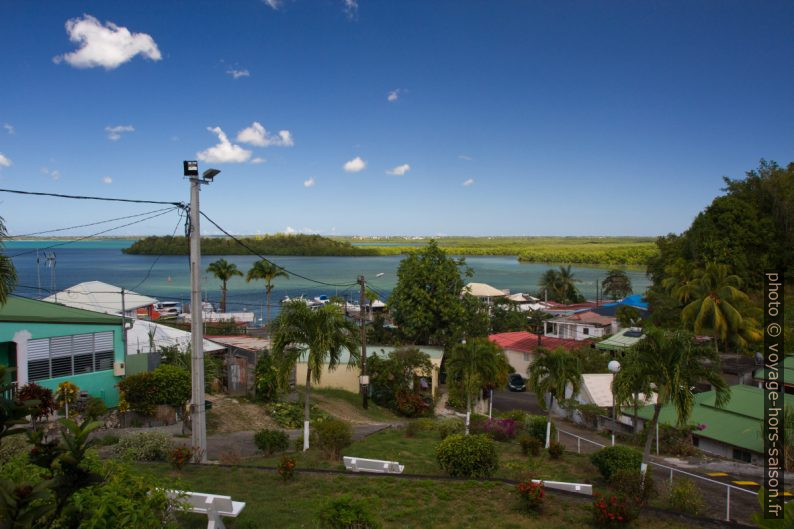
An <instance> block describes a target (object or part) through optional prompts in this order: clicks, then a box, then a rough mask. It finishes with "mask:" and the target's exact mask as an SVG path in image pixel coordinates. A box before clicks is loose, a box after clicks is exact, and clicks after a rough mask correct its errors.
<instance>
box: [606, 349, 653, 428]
mask: <svg viewBox="0 0 794 529" xmlns="http://www.w3.org/2000/svg"><path fill="white" fill-rule="evenodd" d="M621 360H622V362H621V364H622V366H624V367H626V366H628V367H629V369H621V370H620V371H618V373H617V374H616V375H615V377H614V378H613V379H612V395H613V396H614V399H615V400H614V402H613V403H612V405H613V406H617V407H618V409H620V407H621V406H622V405H624V404H629V405H630V406H631V407H632V408H633V409H634V422H633V423H632V424H633V425H634V433H635V434H637V433H639V421H637V410H638V408H639V407H640V406H645V404H646V402H645V400H647V399H649V398H650V396H651V394H652V391H653V389H652V388H651V381H650V380H649V379H648V377H647V376H646V375H645V373H644V372H643V370H641V369H631V368H630V366H635V365H636V364H637V363H638V362H641V361H642V358H640V357H639V354H638V353H637V351H636V350H634V349H629V350H628V351H627V352H626V353H625V354H624V355H623V358H622V359H621ZM640 394H642V395H643V398H644V399H645V400H643V401H642V402H641V401H640Z"/></svg>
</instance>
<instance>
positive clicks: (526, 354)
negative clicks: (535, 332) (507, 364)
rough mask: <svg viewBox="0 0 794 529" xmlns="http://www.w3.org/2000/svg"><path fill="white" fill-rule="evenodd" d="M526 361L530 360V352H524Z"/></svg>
mask: <svg viewBox="0 0 794 529" xmlns="http://www.w3.org/2000/svg"><path fill="white" fill-rule="evenodd" d="M524 362H529V353H524Z"/></svg>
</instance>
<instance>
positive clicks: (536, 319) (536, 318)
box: [527, 309, 551, 347]
mask: <svg viewBox="0 0 794 529" xmlns="http://www.w3.org/2000/svg"><path fill="white" fill-rule="evenodd" d="M550 317H551V316H550V315H549V314H547V313H545V312H543V311H542V310H540V309H529V312H528V313H527V320H528V322H529V328H530V329H532V332H534V333H535V334H537V336H538V347H540V344H541V340H542V339H543V329H544V327H545V324H544V322H545V321H546V320H547V319H549V318H550Z"/></svg>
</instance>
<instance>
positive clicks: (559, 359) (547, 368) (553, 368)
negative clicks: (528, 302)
mask: <svg viewBox="0 0 794 529" xmlns="http://www.w3.org/2000/svg"><path fill="white" fill-rule="evenodd" d="M527 375H528V376H529V387H530V388H531V389H532V391H534V392H535V394H536V395H537V396H538V400H540V401H543V402H545V401H546V395H548V396H549V399H548V404H547V406H548V407H547V409H546V413H547V419H546V448H548V447H549V442H550V441H551V439H550V436H551V409H552V406H553V404H554V399H557V400H558V401H560V400H562V399H564V398H565V389H566V388H567V387H568V385H569V384H570V385H571V388H572V395H576V394H577V393H579V388H580V387H581V385H582V371H581V368H580V367H579V360H578V359H577V358H576V356H574V355H572V354H571V353H569V352H568V351H566V350H565V349H562V348H557V349H554V350H547V349H541V350H540V354H539V355H538V358H537V360H535V362H534V363H533V364H531V365H530V366H529V368H528V369H527Z"/></svg>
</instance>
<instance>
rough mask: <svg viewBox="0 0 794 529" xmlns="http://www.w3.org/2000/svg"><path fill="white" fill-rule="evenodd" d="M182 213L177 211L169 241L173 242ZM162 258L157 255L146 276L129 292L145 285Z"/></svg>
mask: <svg viewBox="0 0 794 529" xmlns="http://www.w3.org/2000/svg"><path fill="white" fill-rule="evenodd" d="M183 213H184V210H182V209H180V210H179V218H178V219H176V226H174V231H173V232H172V233H171V237H170V239H171V240H173V238H174V235H176V230H178V229H179V225H180V224H182V214H183ZM162 256H163V255H162V254H160V255H158V256H157V257H156V258H155V260H154V261H153V262H152V266H150V267H149V270H148V271H147V272H146V276H145V277H144V278H143V279H141V280H140V282H139V283H138V284H137V285H135V286H134V287H132V288H131V289H130V290H135V289H137V288H138V287H139V286H141V285H142V284H144V283H145V282H146V281H147V280H148V279H149V276H150V275H151V274H152V270H153V269H154V266H155V265H156V264H157V262H158V261H159V260H160V258H161V257H162Z"/></svg>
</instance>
